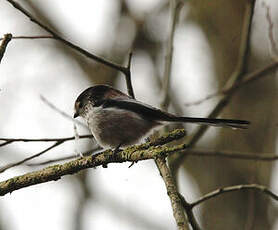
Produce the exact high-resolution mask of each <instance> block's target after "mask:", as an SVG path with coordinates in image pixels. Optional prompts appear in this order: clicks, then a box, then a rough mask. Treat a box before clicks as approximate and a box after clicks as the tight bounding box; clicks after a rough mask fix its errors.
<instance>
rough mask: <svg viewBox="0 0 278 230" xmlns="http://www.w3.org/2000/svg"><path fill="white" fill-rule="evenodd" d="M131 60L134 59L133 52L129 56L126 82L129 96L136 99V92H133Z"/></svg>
mask: <svg viewBox="0 0 278 230" xmlns="http://www.w3.org/2000/svg"><path fill="white" fill-rule="evenodd" d="M131 59H132V52H130V53H129V56H128V63H127V67H126V69H127V70H128V71H127V72H126V74H125V81H126V86H127V92H128V95H129V96H131V97H132V98H135V95H134V90H133V87H132V83H131V71H130V68H131Z"/></svg>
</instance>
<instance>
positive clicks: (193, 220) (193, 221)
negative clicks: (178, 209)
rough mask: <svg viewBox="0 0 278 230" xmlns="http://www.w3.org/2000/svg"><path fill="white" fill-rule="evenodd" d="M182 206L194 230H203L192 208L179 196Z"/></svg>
mask: <svg viewBox="0 0 278 230" xmlns="http://www.w3.org/2000/svg"><path fill="white" fill-rule="evenodd" d="M179 197H180V200H181V203H182V206H183V208H184V210H185V212H186V214H187V218H188V222H189V223H190V224H191V227H192V229H193V230H201V228H200V226H199V224H198V222H197V220H196V218H195V216H194V213H193V210H192V206H191V205H190V204H189V203H188V202H187V201H186V200H185V199H184V197H183V196H182V195H181V194H179Z"/></svg>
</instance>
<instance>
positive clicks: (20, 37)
mask: <svg viewBox="0 0 278 230" xmlns="http://www.w3.org/2000/svg"><path fill="white" fill-rule="evenodd" d="M46 38H47V39H51V38H54V37H53V36H49V35H38V36H12V38H11V39H12V40H14V39H46ZM3 39H4V37H3V38H0V41H2V40H3Z"/></svg>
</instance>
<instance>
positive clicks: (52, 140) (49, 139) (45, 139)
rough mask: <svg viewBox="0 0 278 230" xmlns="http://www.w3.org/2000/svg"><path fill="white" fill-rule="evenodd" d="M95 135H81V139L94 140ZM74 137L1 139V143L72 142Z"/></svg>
mask: <svg viewBox="0 0 278 230" xmlns="http://www.w3.org/2000/svg"><path fill="white" fill-rule="evenodd" d="M92 137H93V135H81V136H79V138H80V139H84V138H92ZM74 138H75V137H74V136H72V137H62V138H3V137H1V138H0V141H6V142H10V143H12V142H54V141H63V142H66V141H72V140H74Z"/></svg>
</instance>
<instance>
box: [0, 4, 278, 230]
mask: <svg viewBox="0 0 278 230" xmlns="http://www.w3.org/2000/svg"><path fill="white" fill-rule="evenodd" d="M19 2H20V3H21V4H22V5H23V6H24V7H25V8H26V9H28V10H29V11H30V12H32V14H33V15H35V16H36V18H37V19H39V20H40V21H42V22H43V23H45V24H47V25H49V26H50V27H51V28H53V29H54V30H55V31H57V32H58V33H59V34H60V35H62V36H63V37H64V38H66V39H68V40H69V41H72V42H74V43H75V44H78V45H79V46H81V47H83V48H84V49H87V50H88V51H90V52H92V53H94V54H97V55H99V56H102V57H105V58H107V59H108V60H111V61H114V62H116V63H118V64H122V65H126V64H127V58H128V53H129V52H130V51H133V54H134V55H133V59H132V69H131V71H132V82H133V86H134V90H135V95H136V98H137V99H139V100H141V101H144V102H146V103H149V104H151V105H154V106H159V105H160V103H161V98H162V96H161V95H162V93H161V77H162V75H163V71H164V65H165V63H164V57H165V50H166V41H167V37H168V34H169V25H170V20H169V19H170V15H169V2H168V1H166V0H153V1H148V0H117V1H111V0H102V1H97V0H83V1H74V0H67V1H62V0H48V1H31V0H21V1H19ZM247 2H248V1H245V0H244V1H243V0H233V1H227V0H217V1H202V0H194V1H193V0H188V1H185V4H184V6H183V8H182V9H181V12H180V17H179V20H178V24H177V28H176V33H175V39H174V56H173V66H172V72H171V83H170V98H171V103H170V111H172V112H174V113H177V114H184V115H188V116H206V115H207V114H208V113H209V112H210V111H211V110H212V108H213V106H214V105H215V104H216V103H217V101H218V100H219V98H217V97H216V98H214V99H211V100H208V101H205V102H204V103H202V104H200V105H195V106H190V107H189V106H186V105H185V104H186V103H188V102H192V101H196V100H198V99H201V98H203V97H205V96H207V95H208V94H210V93H213V92H216V91H217V90H219V89H221V87H222V86H223V85H224V84H225V82H226V81H227V80H228V79H229V77H230V75H231V74H232V72H233V70H234V69H235V65H236V62H237V58H238V50H239V42H240V38H241V32H242V31H241V29H242V23H243V15H244V9H245V7H246V3H247ZM262 2H263V1H259V0H258V1H256V7H255V13H254V18H253V24H252V38H251V44H250V45H251V53H250V55H249V57H248V63H247V69H248V72H251V71H253V70H256V69H257V68H259V67H262V66H264V65H265V64H267V63H269V62H270V61H271V55H270V50H269V37H268V23H267V20H266V16H265V8H264V7H263V6H262ZM264 2H265V3H266V4H267V5H269V6H270V10H271V15H272V21H273V22H274V35H276V37H277V34H278V30H277V25H278V3H277V1H276V0H265V1H264ZM5 33H12V34H13V35H14V36H20V35H26V36H28V35H33V36H34V35H48V34H47V33H46V32H45V31H44V30H42V29H41V28H40V27H38V26H37V25H35V24H33V23H32V22H30V21H29V20H28V18H26V17H25V16H24V15H22V14H21V13H20V12H19V11H18V10H16V9H14V8H13V7H12V6H11V5H10V4H9V3H8V2H7V1H5V0H1V1H0V35H1V36H3V35H4V34H5ZM97 83H106V84H110V85H113V86H115V87H117V88H118V89H121V90H123V91H126V86H125V81H124V77H123V75H122V74H121V73H119V72H117V71H115V70H113V69H111V68H109V67H106V66H104V65H101V64H99V63H96V62H94V61H92V60H90V59H88V58H85V57H84V56H82V55H80V54H79V53H77V52H75V51H73V50H72V49H70V48H68V47H66V46H65V45H63V44H62V43H60V42H57V41H55V40H52V39H40V40H12V41H11V42H10V43H9V45H8V48H7V51H6V53H5V56H4V58H3V60H2V62H1V65H0V88H1V91H0V105H1V119H0V136H1V137H13V138H16V137H24V138H44V137H49V138H54V137H67V136H72V135H73V134H74V133H73V123H72V121H70V120H68V119H66V118H65V117H63V116H61V114H59V113H57V112H56V111H54V110H53V109H51V108H50V107H49V106H47V105H46V104H45V103H44V102H43V101H42V100H41V99H40V95H42V96H44V97H45V98H47V100H49V101H50V102H52V103H53V104H54V105H55V106H57V107H58V108H59V109H61V110H63V111H65V112H67V113H68V114H73V103H74V101H75V99H76V97H77V96H78V95H79V93H80V92H81V91H83V90H84V89H85V88H87V87H89V86H91V85H93V84H97ZM277 96H278V95H277V78H275V73H272V74H271V75H270V76H269V77H266V78H263V79H262V80H258V81H256V82H254V83H252V84H250V85H248V86H246V87H244V88H243V89H241V90H240V91H239V92H238V93H237V94H236V96H235V97H234V98H233V100H232V101H231V103H230V104H229V105H228V106H227V108H226V109H225V110H224V112H223V113H222V117H229V118H238V119H247V120H250V121H251V122H252V126H251V127H250V129H248V130H247V131H234V130H229V129H216V128H210V129H209V130H208V132H207V133H206V135H205V136H204V137H203V138H202V139H201V140H200V141H199V142H198V144H197V147H199V148H202V149H208V150H213V149H217V150H227V151H235V152H244V153H246V152H248V153H258V154H260V153H261V154H264V153H273V154H275V153H276V152H277V123H278V119H277V117H278V116H277V115H278V113H277V112H278V111H277V98H278V97H277ZM186 128H187V130H188V134H189V135H190V134H191V133H192V131H193V130H194V129H195V128H196V127H195V126H189V125H188V126H186ZM78 131H79V133H80V134H87V133H88V130H86V129H84V128H82V127H78ZM49 145H50V144H49V143H14V144H11V145H8V146H5V147H2V148H1V153H0V164H1V166H2V165H5V164H8V163H10V162H14V161H17V160H20V159H23V158H25V157H28V156H30V155H32V154H34V153H36V152H39V151H41V150H43V149H44V148H46V147H47V146H49ZM93 145H94V141H93V140H82V141H80V143H78V146H76V145H75V143H74V142H70V143H66V144H63V145H62V146H59V147H58V148H56V149H54V150H53V151H51V152H48V153H46V154H44V155H43V156H41V157H40V158H39V159H35V160H34V161H33V162H39V161H41V160H47V159H53V158H57V157H60V156H67V155H71V154H73V153H74V149H75V148H78V149H79V150H80V151H83V150H87V149H90V148H91V147H92V146H93ZM128 166H129V164H125V163H124V164H114V165H113V164H111V165H109V167H108V168H107V169H103V168H100V167H99V168H96V169H89V170H84V171H82V172H80V173H79V174H78V175H70V176H66V177H64V178H62V179H61V180H59V181H57V182H50V183H45V184H41V185H36V186H31V187H28V188H25V189H22V190H19V191H15V192H13V193H12V194H11V195H6V196H4V197H1V198H0V229H1V230H8V229H15V230H19V229H38V228H39V229H42V230H43V229H52V230H55V229H57V230H58V229H59V230H62V229H67V230H69V229H76V230H77V229H121V230H124V229H127V230H128V229H132V230H133V229H134V230H139V229H160V230H163V229H165V230H166V229H174V228H175V222H174V218H173V215H172V210H171V206H170V201H169V199H168V196H167V194H166V190H165V187H164V183H163V181H162V179H161V178H160V175H159V172H158V170H157V168H156V166H155V164H154V162H152V161H145V162H139V163H137V164H135V165H134V166H132V167H131V168H128ZM42 167H43V166H39V167H30V166H26V165H23V166H20V167H16V168H13V169H10V170H7V171H6V172H4V173H2V174H0V179H1V181H2V180H4V179H7V178H10V177H13V176H15V175H20V174H22V173H25V172H29V171H33V170H36V169H39V168H42ZM277 170H278V168H277V163H276V162H260V161H242V160H235V159H220V158H215V157H214V158H212V157H211V158H207V157H196V156H195V157H194V156H188V157H187V158H185V160H184V162H183V163H182V167H181V168H180V169H179V171H178V174H177V181H178V184H179V189H180V192H181V193H182V194H183V195H184V196H185V197H186V199H187V200H188V201H194V200H196V199H197V198H198V197H200V196H201V195H204V194H206V193H208V192H210V191H212V190H214V189H217V188H219V187H224V186H230V185H236V184H246V183H258V184H262V185H265V186H267V187H270V188H271V189H272V190H273V191H274V192H276V193H278V183H277V179H278V177H277V173H278V171H277ZM277 208H278V206H277V204H276V203H275V202H274V201H272V200H270V199H269V197H267V196H264V195H262V194H259V193H256V192H254V191H248V192H247V191H240V192H234V193H230V194H225V195H222V196H220V197H218V198H216V199H213V200H210V201H208V202H205V203H203V204H202V205H200V206H199V207H198V208H197V209H196V210H195V215H196V217H197V220H198V222H199V223H200V224H201V226H202V227H203V229H244V230H249V229H256V230H260V229H278V218H277V215H278V209H277Z"/></svg>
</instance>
